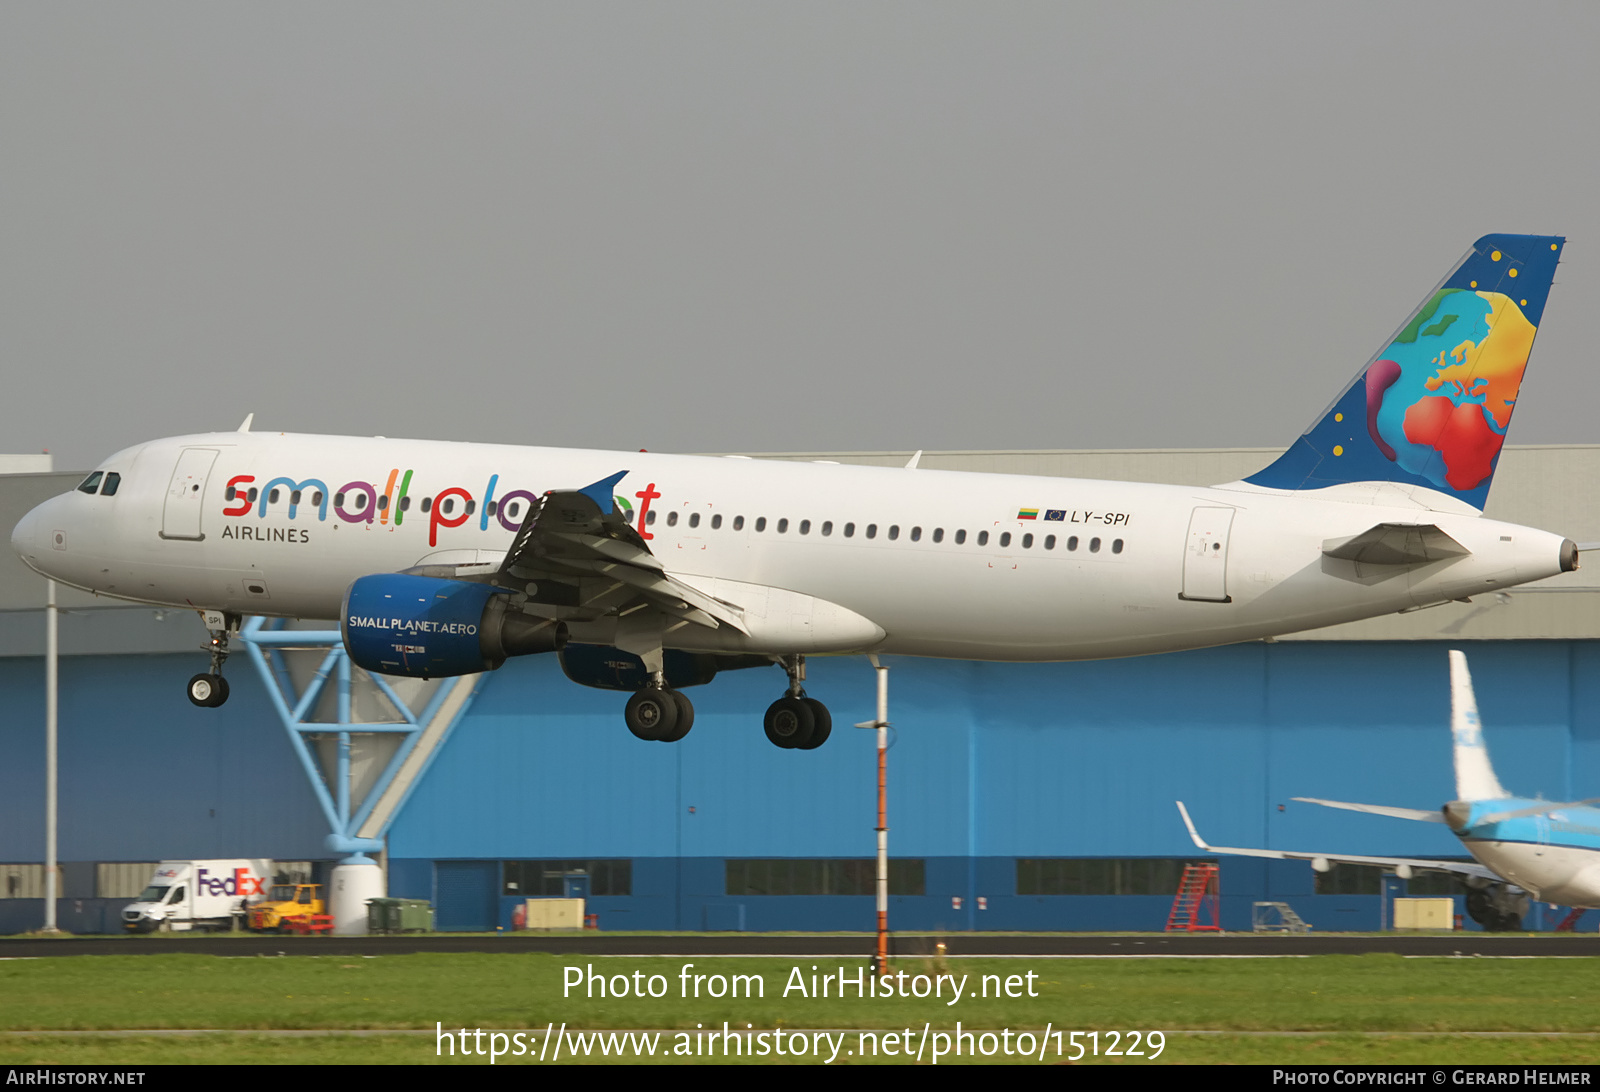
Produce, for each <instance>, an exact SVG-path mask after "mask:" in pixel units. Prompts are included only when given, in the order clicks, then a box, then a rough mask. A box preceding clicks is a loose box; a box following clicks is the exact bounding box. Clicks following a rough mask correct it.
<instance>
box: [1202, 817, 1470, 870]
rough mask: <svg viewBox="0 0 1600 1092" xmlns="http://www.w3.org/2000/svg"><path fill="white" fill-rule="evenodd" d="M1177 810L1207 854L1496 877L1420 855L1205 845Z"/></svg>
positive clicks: (1317, 867) (1316, 866)
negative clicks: (1399, 855) (1368, 854)
mask: <svg viewBox="0 0 1600 1092" xmlns="http://www.w3.org/2000/svg"><path fill="white" fill-rule="evenodd" d="M1177 804H1178V813H1179V814H1180V815H1182V816H1183V825H1184V826H1186V827H1188V828H1189V837H1190V839H1192V840H1193V841H1194V844H1195V845H1197V846H1199V847H1200V848H1201V849H1203V850H1205V851H1206V852H1207V853H1226V854H1229V855H1230V856H1238V857H1266V858H1268V859H1271V860H1277V861H1310V862H1311V867H1312V868H1313V869H1315V870H1316V871H1318V872H1326V871H1328V869H1329V867H1331V866H1332V865H1335V864H1356V865H1376V866H1378V867H1379V868H1387V869H1392V870H1393V871H1395V872H1398V873H1399V874H1400V875H1401V876H1409V875H1410V874H1411V873H1413V872H1448V873H1450V874H1451V875H1454V876H1465V877H1468V878H1470V879H1480V880H1498V879H1500V877H1499V876H1496V875H1495V874H1494V873H1493V872H1491V871H1489V870H1488V869H1487V868H1485V867H1484V866H1483V865H1481V864H1474V863H1471V862H1468V861H1433V860H1428V859H1426V858H1420V857H1363V856H1359V855H1357V854H1351V853H1297V852H1293V851H1290V850H1280V849H1240V848H1238V847H1237V846H1213V845H1207V844H1206V843H1205V842H1204V841H1202V840H1201V838H1200V832H1199V831H1197V830H1195V828H1194V821H1193V820H1192V819H1190V818H1189V809H1188V808H1185V807H1184V806H1183V801H1181V800H1179V801H1177Z"/></svg>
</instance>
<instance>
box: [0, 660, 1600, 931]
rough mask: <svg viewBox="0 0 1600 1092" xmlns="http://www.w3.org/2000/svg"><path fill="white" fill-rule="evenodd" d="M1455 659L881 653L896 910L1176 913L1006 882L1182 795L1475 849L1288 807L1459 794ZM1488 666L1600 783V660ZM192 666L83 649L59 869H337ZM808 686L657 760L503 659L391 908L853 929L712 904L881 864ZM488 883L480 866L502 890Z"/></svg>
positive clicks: (1494, 726) (1366, 903)
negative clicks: (187, 690)
mask: <svg viewBox="0 0 1600 1092" xmlns="http://www.w3.org/2000/svg"><path fill="white" fill-rule="evenodd" d="M1447 647H1448V645H1447V644H1446V643H1442V642H1440V643H1430V642H1396V643H1388V644H1377V643H1354V642H1327V643H1306V642H1283V643H1257V644H1248V645H1238V646H1233V647H1229V648H1223V649H1213V650H1208V651H1200V652H1191V653H1182V654H1176V655H1171V656H1161V657H1149V658H1142V659H1134V660H1117V661H1105V662H1098V663H1078V664H1037V665H1019V664H977V663H944V662H937V661H928V660H894V661H890V662H891V716H892V718H893V720H894V723H895V733H894V736H895V741H894V748H893V750H892V751H891V752H890V756H889V792H890V826H891V835H890V845H891V849H892V852H893V853H894V854H895V855H896V856H902V857H919V858H924V859H926V860H927V862H928V863H927V873H926V875H927V881H926V893H925V894H924V895H923V896H915V897H913V896H906V897H903V898H897V900H896V907H897V911H896V913H897V914H898V915H899V920H900V921H901V923H902V925H909V924H912V923H915V924H918V925H920V926H921V927H925V928H951V929H954V928H972V927H988V928H1112V927H1117V928H1141V927H1145V928H1156V927H1159V926H1160V924H1161V920H1162V919H1163V918H1164V913H1165V906H1166V901H1167V900H1164V899H1161V898H1157V897H1142V898H1141V897H1128V898H1100V897H1088V896H1078V897H1067V896H1051V897H1042V896H1020V895H1017V894H1016V883H1015V869H1016V863H1015V862H1016V859H1017V858H1023V857H1079V856H1100V857H1139V856H1154V857H1187V858H1192V857H1194V856H1196V852H1195V850H1194V847H1193V846H1192V845H1191V844H1190V843H1189V842H1188V839H1187V837H1186V835H1185V833H1184V830H1183V827H1182V825H1181V823H1180V822H1179V819H1178V816H1177V813H1176V809H1175V807H1174V805H1173V801H1174V800H1176V799H1183V800H1185V801H1187V803H1188V804H1189V807H1190V810H1191V812H1192V813H1193V815H1194V817H1195V819H1196V821H1197V822H1198V823H1199V824H1200V827H1201V830H1202V832H1203V833H1204V834H1205V835H1206V836H1207V837H1208V838H1209V839H1211V840H1212V841H1214V842H1217V843H1220V844H1232V845H1256V846H1267V847H1275V848H1290V849H1294V848H1298V849H1313V850H1324V851H1334V852H1352V853H1371V854H1404V855H1436V856H1452V855H1459V854H1460V849H1459V846H1458V845H1457V843H1456V842H1455V840H1454V839H1453V838H1452V837H1451V836H1450V835H1449V833H1448V832H1447V831H1446V830H1444V829H1443V828H1442V827H1439V826H1435V825H1431V824H1418V823H1406V822H1403V821H1400V820H1390V819H1385V818H1382V817H1378V816H1371V815H1359V814H1353V813H1348V812H1339V811H1332V810H1328V809H1323V808H1316V807H1313V806H1309V805H1303V804H1296V803H1293V802H1292V801H1291V799H1290V798H1291V797H1294V796H1306V795H1310V796H1323V797H1331V798H1335V799H1351V800H1360V801H1367V802H1372V803H1389V804H1399V805H1406V806H1412V807H1437V806H1438V805H1439V804H1440V803H1442V802H1444V801H1445V800H1448V799H1450V798H1451V796H1452V795H1453V785H1452V774H1451V764H1450V750H1449V735H1448V730H1447V718H1448V702H1449V696H1448V685H1447V678H1448V673H1447V668H1446V657H1445V650H1446V648H1447ZM1468 655H1469V656H1470V658H1471V665H1472V669H1473V673H1474V677H1475V679H1476V681H1477V684H1478V696H1479V703H1480V707H1481V709H1482V713H1483V718H1484V723H1485V731H1486V734H1487V737H1488V740H1489V745H1490V748H1491V751H1492V753H1493V755H1494V759H1495V763H1496V766H1497V769H1498V771H1499V774H1500V777H1501V780H1502V781H1503V782H1504V783H1505V784H1506V785H1507V786H1508V787H1509V788H1511V789H1513V790H1514V791H1518V792H1524V793H1530V794H1532V793H1542V794H1544V795H1545V796H1547V797H1550V798H1564V799H1574V798H1577V797H1580V796H1584V795H1587V794H1591V793H1593V792H1594V791H1596V786H1600V670H1597V669H1600V642H1569V641H1505V642H1475V643H1472V644H1470V646H1469V647H1468ZM197 659H198V656H196V657H183V656H122V657H77V658H73V659H71V660H68V661H66V662H65V663H64V665H63V671H64V681H63V705H62V758H61V771H62V813H61V814H62V819H61V838H62V851H61V856H62V859H63V860H65V861H69V862H71V861H77V862H114V861H119V860H121V861H138V862H149V861H152V860H158V859H161V858H186V857H187V858H205V857H231V856H261V857H272V858H275V859H279V860H303V859H315V858H322V857H325V856H326V853H325V852H324V851H323V849H322V838H323V836H324V834H325V833H326V831H325V830H324V829H323V825H322V820H321V817H320V813H319V812H318V811H317V809H316V806H315V803H314V801H313V799H312V795H311V792H310V789H309V787H308V786H307V784H306V782H305V775H304V773H303V772H302V770H301V769H300V767H299V766H298V764H297V763H295V761H294V760H293V757H292V755H291V753H290V751H289V747H288V744H287V742H286V741H285V739H284V734H283V729H282V727H281V726H280V725H279V724H278V722H277V721H276V719H275V718H274V717H273V716H272V715H271V713H270V711H269V710H268V709H267V707H266V705H265V701H264V697H263V695H261V694H260V693H259V692H258V689H259V684H258V683H257V682H256V680H255V678H254V675H253V673H251V672H248V671H243V670H238V671H235V672H233V679H234V696H233V698H232V700H231V701H230V702H229V704H228V705H227V706H226V707H224V708H223V709H221V710H199V709H195V708H193V707H192V706H190V705H189V704H188V702H187V700H186V699H185V698H184V697H183V694H182V691H181V688H182V685H183V681H184V680H185V679H186V678H187V677H188V675H189V674H190V673H191V671H192V669H193V668H194V666H195V664H194V661H195V660H197ZM810 674H811V677H810V680H809V683H808V686H809V689H810V692H811V693H812V694H813V695H814V696H817V697H819V698H821V699H822V700H823V701H825V702H827V703H828V704H829V706H830V707H831V708H832V710H833V712H834V719H835V724H836V727H835V730H834V737H833V739H831V740H830V741H829V742H828V744H827V745H826V746H824V747H822V748H820V749H819V750H816V751H810V752H792V751H781V750H779V749H777V748H775V747H773V746H772V745H771V744H769V743H768V742H767V741H766V739H765V737H764V736H763V735H762V732H761V728H760V720H761V714H762V712H763V710H764V709H765V708H766V706H767V704H768V703H769V702H770V701H771V700H772V699H773V698H775V697H776V696H778V694H779V693H780V692H781V691H782V688H783V682H784V680H783V675H782V673H781V672H780V671H778V670H777V669H776V668H773V669H770V670H769V669H754V670H750V671H743V672H733V673H729V674H726V675H724V676H722V677H721V678H719V679H717V680H716V681H715V682H713V683H712V684H711V685H710V686H708V687H700V688H695V689H693V690H691V691H690V692H689V693H690V694H691V696H692V698H693V699H694V701H695V703H696V707H697V710H698V715H697V718H696V724H695V728H694V731H693V732H692V733H691V734H690V735H689V737H688V738H687V739H686V740H684V741H683V742H682V743H680V744H677V745H664V744H650V743H641V742H640V741H638V740H636V739H634V738H633V737H632V736H631V735H629V734H628V732H627V731H626V729H625V728H624V727H623V725H622V720H621V708H622V704H623V696H622V695H620V694H616V693H611V692H604V691H593V690H586V689H584V688H581V687H578V686H575V685H573V684H571V683H570V682H568V681H567V680H566V679H565V678H564V677H563V676H562V675H561V673H560V670H559V668H558V666H557V664H556V663H555V662H554V660H553V659H550V658H546V657H532V658H528V659H525V660H515V661H512V662H511V663H509V664H508V665H507V666H506V667H505V668H504V669H502V670H501V671H500V672H498V673H496V674H495V675H493V676H491V677H490V678H489V679H488V681H487V684H486V686H485V688H484V690H483V693H482V696H481V698H480V699H479V701H478V703H477V704H476V705H475V706H474V707H473V708H472V710H471V711H470V712H469V713H468V715H467V716H466V718H465V719H464V720H463V722H462V723H461V724H460V725H459V726H458V728H457V729H456V732H455V734H454V735H453V736H452V738H451V739H450V740H449V742H448V743H447V744H446V745H445V747H444V748H443V750H442V751H441V753H440V754H439V756H438V758H437V760H436V761H435V762H434V764H433V766H432V767H431V769H430V770H429V772H428V774H427V776H426V777H425V778H424V779H423V781H422V782H421V784H420V785H419V786H418V787H417V790H416V792H415V793H414V795H413V796H412V797H411V799H410V800H409V802H408V803H407V805H406V807H405V809H404V811H403V812H402V813H401V815H400V818H399V820H398V821H397V823H396V825H395V827H394V829H393V830H392V832H391V836H390V841H389V857H390V862H391V867H392V872H391V890H392V892H393V893H395V894H400V895H417V896H422V897H429V898H431V897H434V896H435V895H436V894H437V891H436V884H437V877H436V875H435V862H439V861H447V860H466V861H488V862H498V861H501V860H534V859H557V858H562V859H584V858H626V859H628V860H631V861H632V862H633V895H632V896H629V897H596V898H595V899H594V900H593V903H594V906H595V908H596V909H597V910H600V911H601V912H602V922H603V924H605V925H607V926H608V927H612V928H620V927H624V926H625V925H628V924H632V925H634V926H635V927H639V928H704V927H711V926H718V927H724V928H726V927H733V926H734V925H735V923H737V922H739V921H741V920H742V921H743V922H745V924H746V927H747V928H753V929H771V928H799V927H808V928H850V927H859V926H860V921H858V920H857V919H860V920H866V919H865V918H862V917H861V915H862V913H863V911H862V910H861V907H859V906H857V905H856V904H857V903H858V902H862V900H861V899H859V898H857V897H854V896H849V897H846V896H834V897H805V898H802V897H794V898H743V899H734V898H731V897H728V896H726V895H725V894H724V893H723V888H722V883H723V880H722V877H723V869H724V862H725V861H726V859H728V858H731V857H751V858H769V857H821V858H841V857H844V858H865V857H869V856H870V855H871V853H872V848H873V832H872V827H873V823H874V772H875V764H874V753H873V740H872V735H871V733H869V732H862V731H857V730H855V729H853V728H851V727H850V726H849V725H850V724H851V723H852V722H854V721H856V720H865V719H867V718H868V717H869V716H871V714H872V702H873V679H872V673H871V671H870V669H869V668H868V666H867V665H866V663H865V662H864V660H862V659H861V658H859V657H856V658H847V659H837V660H829V659H816V660H813V661H812V662H811V673H810ZM41 678H42V670H41V665H40V664H39V662H38V661H37V660H29V659H12V660H6V661H0V693H4V694H5V695H6V697H7V700H8V705H9V709H10V713H11V715H10V716H8V717H7V718H6V720H5V722H4V724H3V725H0V734H3V735H0V745H3V746H4V747H5V753H6V755H7V759H8V760H7V761H6V762H4V763H0V800H3V801H4V805H3V806H4V816H5V822H3V823H0V861H15V862H24V863H27V862H29V861H30V860H31V861H35V862H36V861H38V860H39V859H40V857H41V856H42V845H43V823H42V811H43V799H42V797H43V789H42V784H41V781H42V779H41V772H42V768H43V754H42V752H43V740H42V737H43V732H42V727H41V726H42V723H43V707H42V706H43V703H42V685H41ZM1280 806H1281V807H1282V810H1279V809H1280ZM85 867H88V866H85ZM469 871H470V870H469ZM491 872H492V870H484V869H479V870H478V871H477V872H474V875H475V876H477V879H478V881H479V882H480V883H483V884H488V885H489V887H490V889H489V890H488V891H487V895H486V897H489V898H491V899H492V898H497V897H499V896H498V893H497V892H496V891H494V890H492V888H493V885H494V883H495V882H496V881H495V880H494V879H493V877H492V875H491ZM479 873H482V875H479ZM1224 876H1225V883H1226V884H1227V886H1226V887H1225V892H1227V893H1228V895H1229V898H1230V900H1232V902H1231V906H1232V908H1231V909H1230V911H1229V913H1230V914H1231V915H1232V922H1233V924H1234V925H1236V926H1237V925H1239V924H1242V923H1247V922H1248V902H1249V900H1250V899H1251V898H1265V897H1292V898H1295V899H1297V900H1306V899H1316V900H1317V901H1318V904H1319V905H1321V906H1323V907H1324V910H1325V913H1324V915H1323V917H1324V919H1326V920H1325V921H1322V922H1319V924H1322V925H1323V927H1328V925H1327V923H1328V922H1348V923H1350V924H1352V925H1354V924H1363V925H1366V926H1369V927H1370V926H1372V925H1375V924H1376V914H1377V909H1376V902H1377V900H1375V899H1371V898H1366V899H1362V898H1359V897H1354V896H1352V897H1334V896H1312V895H1311V875H1310V871H1309V868H1307V867H1306V866H1305V865H1303V864H1285V865H1282V866H1277V865H1273V866H1266V865H1263V864H1261V863H1259V862H1254V861H1247V860H1232V861H1229V862H1228V863H1227V866H1226V870H1225V873H1224ZM92 877H94V872H93V870H92V869H91V870H90V871H88V872H87V873H86V874H85V881H86V883H92V882H93V879H92ZM19 882H20V880H19ZM18 893H19V894H21V892H18ZM82 894H83V895H85V896H87V895H88V894H89V892H88V891H84V892H83V893H82ZM474 897H476V896H474ZM978 897H983V898H984V899H985V900H986V901H987V910H986V912H985V913H984V914H983V915H982V916H981V918H980V917H979V915H978V914H977V912H976V910H975V908H974V905H973V903H974V900H975V899H976V898H978ZM956 898H960V899H962V900H963V903H962V906H961V908H960V909H959V910H957V909H956V908H955V906H954V903H953V900H954V899H956ZM869 903H870V900H867V901H866V903H864V905H866V904H869ZM508 905H509V904H506V903H502V904H501V906H502V910H503V912H504V914H505V915H509V909H508V908H507V907H508ZM1296 908H1297V909H1301V910H1302V913H1307V911H1306V909H1305V908H1303V907H1302V906H1301V905H1300V903H1299V902H1297V903H1296ZM1335 910H1337V912H1338V913H1339V914H1342V915H1345V916H1344V917H1338V918H1334V917H1330V916H1329V915H1332V914H1334V913H1335ZM1350 915H1355V916H1350ZM1307 916H1311V917H1315V915H1314V914H1310V913H1307ZM1368 918H1370V919H1371V921H1368V920H1367V919H1368ZM1241 919H1242V921H1241Z"/></svg>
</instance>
